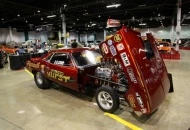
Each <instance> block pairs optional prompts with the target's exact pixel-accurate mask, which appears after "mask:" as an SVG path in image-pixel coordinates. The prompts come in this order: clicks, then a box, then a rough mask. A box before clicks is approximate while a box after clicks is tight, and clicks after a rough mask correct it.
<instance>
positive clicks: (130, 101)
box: [128, 94, 136, 108]
mask: <svg viewBox="0 0 190 130" xmlns="http://www.w3.org/2000/svg"><path fill="white" fill-rule="evenodd" d="M128 101H129V103H130V105H131V107H132V108H134V107H136V105H135V98H134V96H133V95H132V94H130V95H129V96H128Z"/></svg>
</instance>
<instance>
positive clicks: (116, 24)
mask: <svg viewBox="0 0 190 130" xmlns="http://www.w3.org/2000/svg"><path fill="white" fill-rule="evenodd" d="M120 25H121V24H120V20H116V19H108V20H107V27H119V26H120Z"/></svg>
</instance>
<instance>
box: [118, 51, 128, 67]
mask: <svg viewBox="0 0 190 130" xmlns="http://www.w3.org/2000/svg"><path fill="white" fill-rule="evenodd" d="M120 56H121V59H122V61H123V64H124V65H125V67H126V66H129V65H130V62H129V59H128V57H127V54H126V52H123V53H121V54H120Z"/></svg>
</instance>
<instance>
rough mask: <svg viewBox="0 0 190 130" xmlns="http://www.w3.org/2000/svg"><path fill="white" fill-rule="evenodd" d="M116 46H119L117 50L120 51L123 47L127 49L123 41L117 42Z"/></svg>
mask: <svg viewBox="0 0 190 130" xmlns="http://www.w3.org/2000/svg"><path fill="white" fill-rule="evenodd" d="M116 47H117V50H118V51H122V50H123V49H125V47H124V45H123V43H119V44H117V46H116Z"/></svg>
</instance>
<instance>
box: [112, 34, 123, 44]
mask: <svg viewBox="0 0 190 130" xmlns="http://www.w3.org/2000/svg"><path fill="white" fill-rule="evenodd" d="M121 40H122V36H121V35H120V34H116V35H115V36H114V41H115V42H120V41H121Z"/></svg>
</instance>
